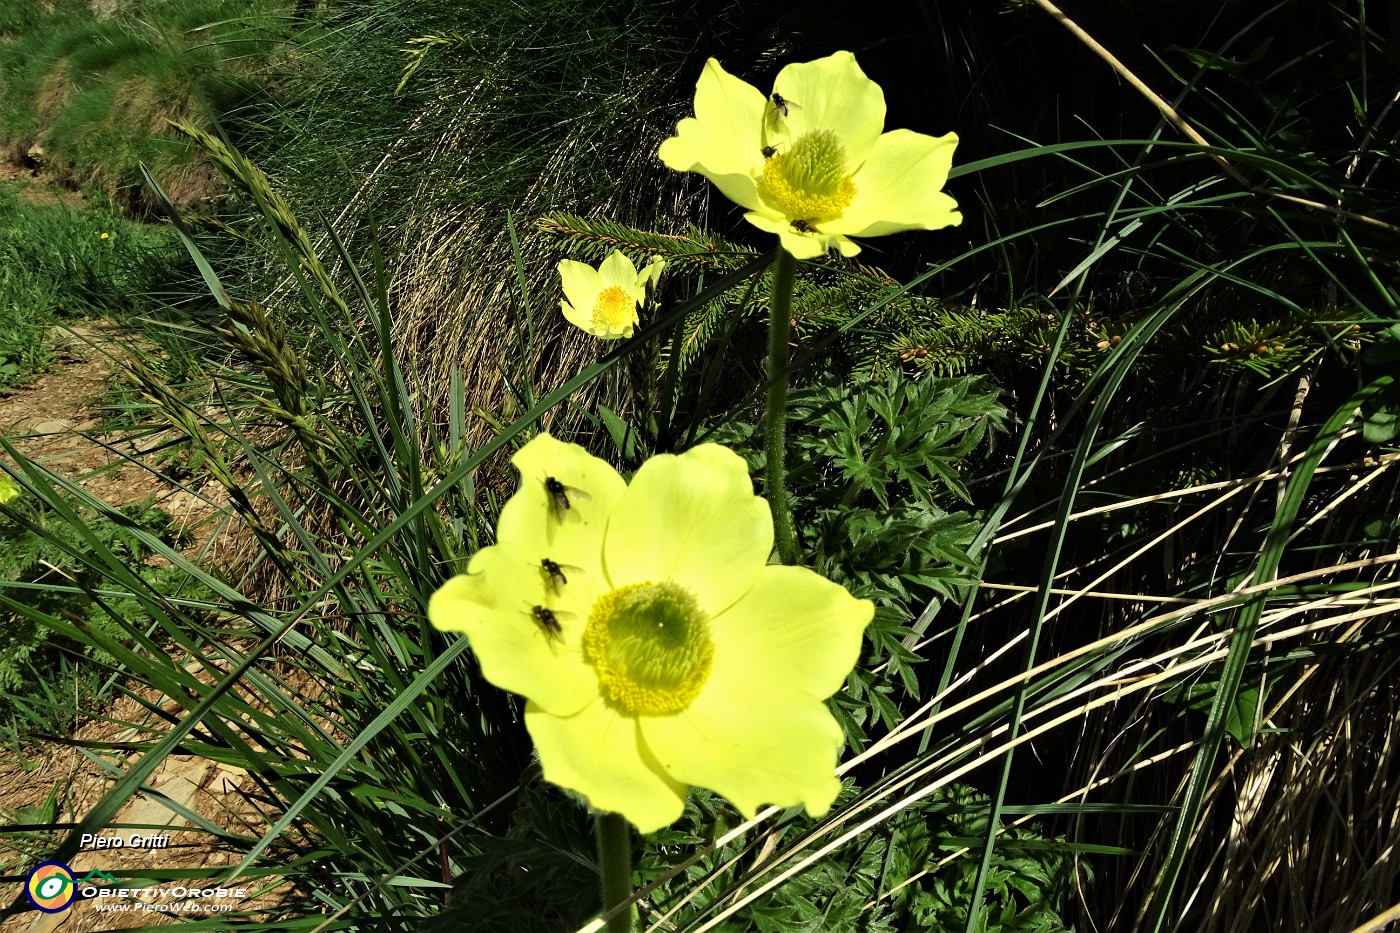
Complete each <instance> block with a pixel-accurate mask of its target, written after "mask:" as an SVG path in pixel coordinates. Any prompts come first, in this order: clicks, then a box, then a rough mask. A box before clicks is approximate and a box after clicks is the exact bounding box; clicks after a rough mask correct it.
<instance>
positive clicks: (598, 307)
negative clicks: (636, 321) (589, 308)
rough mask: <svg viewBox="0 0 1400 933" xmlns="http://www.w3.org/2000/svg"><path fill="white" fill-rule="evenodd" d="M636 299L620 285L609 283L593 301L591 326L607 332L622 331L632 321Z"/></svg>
mask: <svg viewBox="0 0 1400 933" xmlns="http://www.w3.org/2000/svg"><path fill="white" fill-rule="evenodd" d="M636 308H637V301H636V299H634V298H633V297H632V296H631V295H629V294H628V293H627V289H625V288H623V287H622V286H621V285H609V286H608V287H607V288H605V289H603V290H602V291H601V292H599V293H598V300H597V301H595V302H594V303H593V326H594V327H601V328H605V329H606V330H607V332H608V333H622V332H623V331H625V330H626V329H627V325H628V324H631V323H632V315H633V312H634V311H635V310H636Z"/></svg>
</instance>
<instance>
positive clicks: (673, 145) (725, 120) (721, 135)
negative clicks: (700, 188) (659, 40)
mask: <svg viewBox="0 0 1400 933" xmlns="http://www.w3.org/2000/svg"><path fill="white" fill-rule="evenodd" d="M765 103H766V98H765V97H764V96H763V93H762V92H761V91H759V89H758V88H756V87H754V86H753V85H752V84H749V83H748V82H746V81H743V80H741V79H739V78H736V77H734V76H733V75H731V74H730V73H729V72H727V71H725V70H724V67H723V66H722V65H720V63H719V62H717V61H716V60H715V59H713V58H712V59H710V60H709V61H707V62H706V63H705V70H704V71H703V72H701V73H700V80H699V81H698V82H696V85H695V116H694V117H687V118H686V119H684V120H682V121H681V122H680V123H679V124H677V126H676V135H675V136H672V137H671V138H670V139H668V140H666V141H665V142H663V143H662V144H661V149H660V150H659V151H658V152H657V155H658V156H659V157H660V159H661V161H662V162H663V163H665V165H666V166H667V167H668V168H672V169H675V170H676V171H678V172H699V173H700V174H701V175H704V176H705V177H706V178H708V179H709V180H710V181H712V182H714V183H715V185H716V187H718V188H719V190H720V191H722V192H723V193H724V196H725V197H727V198H728V199H729V200H731V201H733V202H734V203H735V204H739V205H741V206H743V207H747V208H749V209H753V208H756V207H758V204H759V202H758V189H757V187H756V186H755V184H754V177H755V174H756V173H760V172H762V170H763V146H764V142H763V138H762V133H763V113H764V104H765Z"/></svg>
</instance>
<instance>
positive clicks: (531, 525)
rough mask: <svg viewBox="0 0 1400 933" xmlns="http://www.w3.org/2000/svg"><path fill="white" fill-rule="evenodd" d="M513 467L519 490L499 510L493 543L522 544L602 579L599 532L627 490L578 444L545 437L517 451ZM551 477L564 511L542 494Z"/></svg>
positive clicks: (603, 464)
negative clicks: (561, 492)
mask: <svg viewBox="0 0 1400 933" xmlns="http://www.w3.org/2000/svg"><path fill="white" fill-rule="evenodd" d="M511 463H513V464H515V467H516V469H518V470H519V471H520V488H519V489H517V490H516V492H515V495H513V496H511V497H510V501H508V502H507V503H506V504H505V506H504V507H502V509H501V518H500V521H499V522H498V523H497V525H496V540H497V541H499V542H502V543H505V542H511V543H515V544H519V545H522V546H524V547H526V548H528V549H529V550H530V551H531V552H532V553H539V554H540V555H541V556H546V555H547V556H548V557H549V558H550V559H551V560H553V561H554V562H555V563H559V564H573V565H576V566H579V567H582V568H583V569H584V570H585V571H588V572H590V573H595V574H599V575H600V576H599V579H600V580H601V572H602V566H603V564H602V550H603V531H604V529H605V528H606V527H607V522H608V513H609V512H611V511H612V509H613V506H614V504H615V503H616V502H617V501H618V499H620V498H621V497H622V493H623V492H624V491H625V490H626V488H627V484H626V483H625V482H624V481H623V479H622V477H621V476H618V475H617V471H616V470H614V469H613V468H612V467H611V466H609V465H608V464H607V462H606V461H604V460H599V459H598V458H597V457H595V456H593V455H592V454H590V453H589V452H588V451H586V450H584V449H583V448H582V447H580V446H579V445H577V444H566V443H564V442H563V441H560V440H556V439H555V438H553V437H551V436H550V435H548V434H541V435H539V436H538V437H536V438H534V439H533V440H531V441H530V442H529V443H528V444H526V445H525V446H524V447H522V448H520V450H518V451H517V452H516V454H515V456H514V457H512V458H511ZM550 477H553V478H554V479H555V480H557V481H559V482H560V483H562V484H563V485H564V486H565V487H566V490H565V492H564V497H565V501H567V502H568V505H569V507H568V508H567V509H564V508H562V507H561V503H559V502H556V501H555V499H554V498H553V497H552V496H551V495H550V494H549V492H548V491H547V490H546V488H545V481H546V480H547V479H548V478H550ZM538 560H539V558H538V557H536V563H538ZM601 585H602V584H601V583H600V586H601Z"/></svg>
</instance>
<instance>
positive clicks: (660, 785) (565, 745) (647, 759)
mask: <svg viewBox="0 0 1400 933" xmlns="http://www.w3.org/2000/svg"><path fill="white" fill-rule="evenodd" d="M525 727H526V728H527V729H529V730H530V738H532V739H534V740H535V749H536V750H537V751H538V752H539V756H540V766H541V767H542V768H543V770H544V778H545V780H547V781H549V782H551V783H553V784H558V785H559V786H560V787H567V788H568V789H570V790H572V791H577V792H578V793H580V794H582V795H583V796H585V797H587V798H588V802H589V804H591V805H592V806H593V807H595V808H597V809H599V810H606V811H609V812H611V813H621V814H622V815H623V816H625V817H626V818H627V820H628V822H630V823H631V824H632V825H633V826H635V827H637V830H638V831H639V832H643V833H652V832H656V830H658V829H661V828H662V827H664V826H669V825H670V824H672V823H674V822H675V821H676V820H678V819H680V816H681V814H682V812H684V810H685V795H686V792H687V788H686V786H685V785H684V784H682V783H680V782H679V781H675V780H672V779H671V778H669V777H667V776H666V775H665V774H664V773H663V772H662V771H661V770H660V768H659V767H658V766H657V764H656V760H655V758H653V757H652V756H651V753H650V752H649V751H647V749H646V748H645V747H644V746H643V745H642V743H641V741H640V736H639V734H638V732H637V721H636V719H634V718H631V717H626V716H620V715H618V714H617V713H615V712H614V711H613V710H611V709H610V708H609V707H608V705H607V704H606V703H604V702H603V700H602V698H598V699H597V700H596V701H595V702H593V703H591V704H589V705H588V706H587V707H585V708H584V709H583V710H581V711H580V712H578V713H575V714H574V715H572V716H569V717H567V718H562V717H558V716H551V715H550V714H549V713H547V712H545V711H544V710H543V709H541V708H540V707H538V706H536V705H535V704H533V703H532V704H530V705H528V706H526V707H525Z"/></svg>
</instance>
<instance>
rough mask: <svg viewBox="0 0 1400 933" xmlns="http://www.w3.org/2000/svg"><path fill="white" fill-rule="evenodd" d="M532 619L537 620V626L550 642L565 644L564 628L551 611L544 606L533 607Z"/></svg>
mask: <svg viewBox="0 0 1400 933" xmlns="http://www.w3.org/2000/svg"><path fill="white" fill-rule="evenodd" d="M530 618H532V619H534V620H535V624H536V625H538V626H539V627H540V631H541V632H544V634H545V637H546V638H548V639H549V640H550V641H557V642H559V643H560V644H563V643H564V628H563V626H561V625H560V624H559V620H558V619H557V618H555V615H554V613H553V612H551V611H550V610H548V609H546V608H545V607H543V606H531V607H530Z"/></svg>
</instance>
